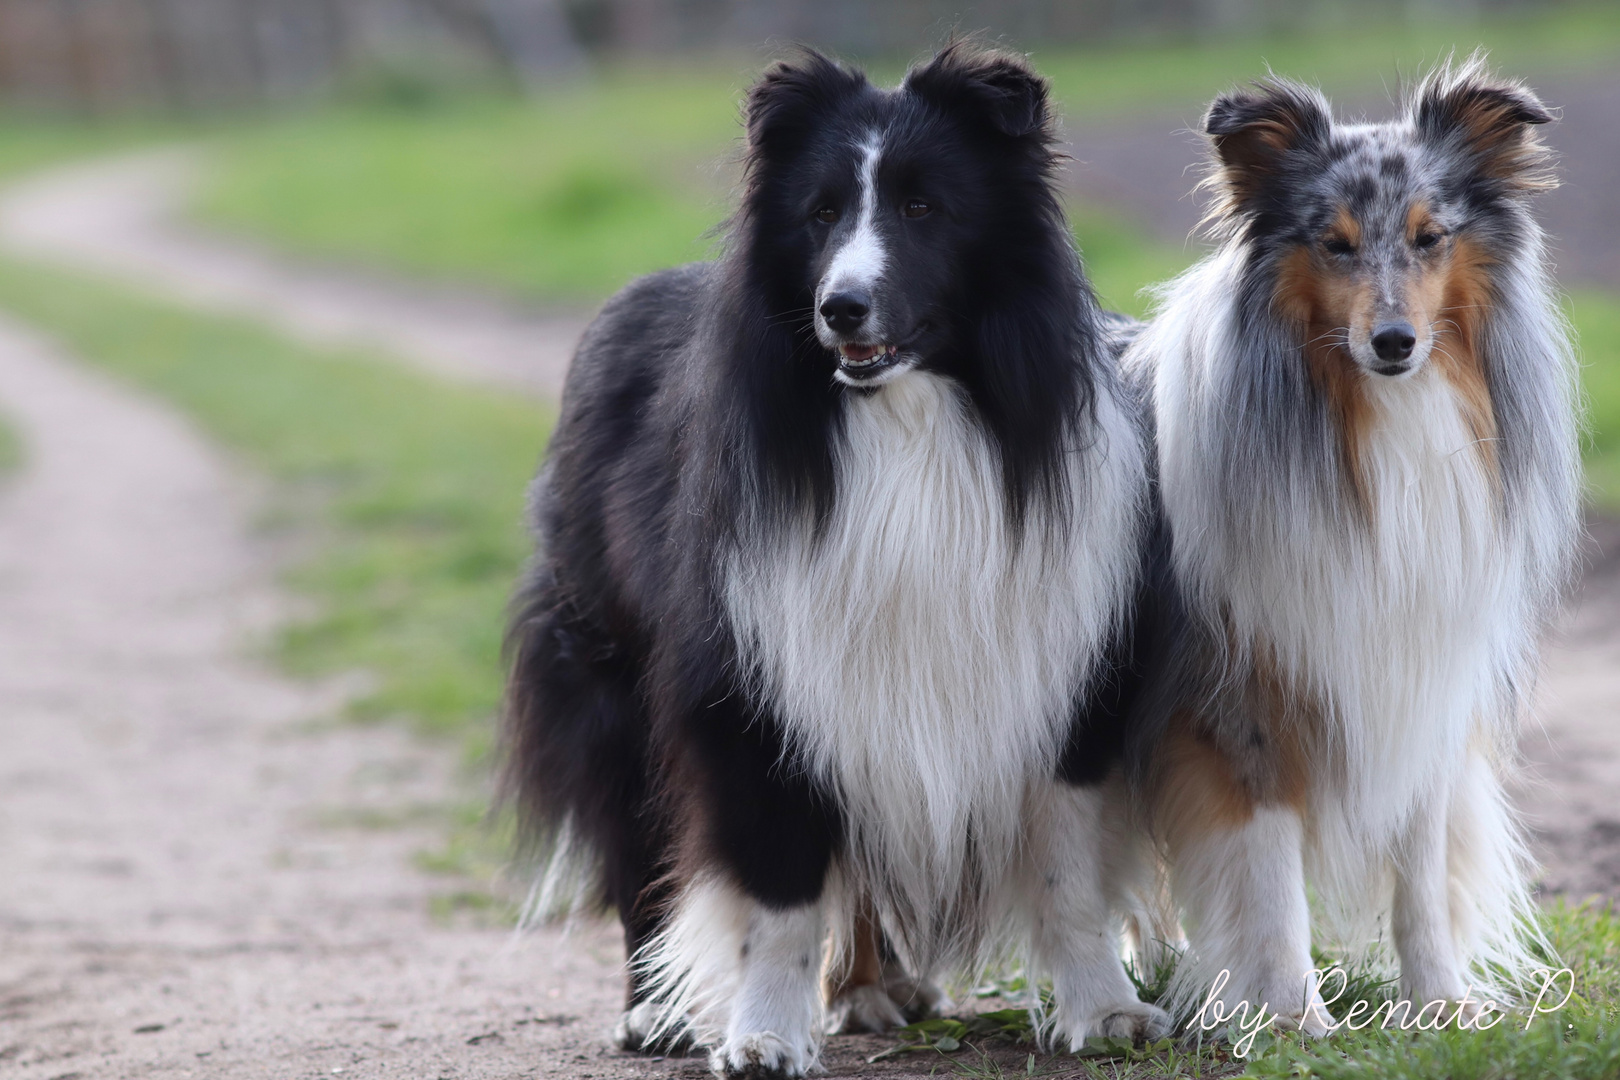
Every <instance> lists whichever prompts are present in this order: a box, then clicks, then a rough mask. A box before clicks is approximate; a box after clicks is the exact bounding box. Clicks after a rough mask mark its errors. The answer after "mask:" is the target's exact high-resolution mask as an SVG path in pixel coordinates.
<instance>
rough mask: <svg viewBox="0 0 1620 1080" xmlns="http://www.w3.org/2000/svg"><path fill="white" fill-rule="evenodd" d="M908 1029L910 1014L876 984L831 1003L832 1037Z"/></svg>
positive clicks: (852, 989) (849, 990)
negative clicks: (906, 1027)
mask: <svg viewBox="0 0 1620 1080" xmlns="http://www.w3.org/2000/svg"><path fill="white" fill-rule="evenodd" d="M905 1026H906V1014H905V1013H904V1012H902V1011H901V1007H900V1005H899V1004H898V1003H897V1002H896V1001H895V1000H894V999H893V998H892V997H890V996H889V993H888V991H887V990H886V989H885V988H884V987H882V986H878V985H877V984H876V983H868V984H867V985H865V986H851V987H847V988H845V989H844V991H843V992H842V993H840V994H839V995H838V996H837V997H835V998H833V999H832V1000H831V1001H829V1002H828V1003H827V1033H828V1034H829V1035H854V1034H858V1033H860V1032H871V1033H873V1034H881V1033H883V1032H885V1031H888V1030H890V1029H892V1028H897V1027H905Z"/></svg>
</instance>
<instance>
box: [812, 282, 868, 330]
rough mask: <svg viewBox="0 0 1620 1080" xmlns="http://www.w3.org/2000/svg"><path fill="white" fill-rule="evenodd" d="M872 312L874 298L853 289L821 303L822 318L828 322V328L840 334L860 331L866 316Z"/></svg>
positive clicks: (835, 294) (832, 296)
mask: <svg viewBox="0 0 1620 1080" xmlns="http://www.w3.org/2000/svg"><path fill="white" fill-rule="evenodd" d="M871 310H872V298H871V297H870V296H868V295H867V294H866V293H864V292H857V291H855V290H853V289H851V290H849V291H847V292H840V293H833V294H832V295H831V296H829V297H827V299H825V300H823V301H822V302H821V317H822V318H823V319H826V320H827V325H828V326H830V327H831V328H832V329H833V330H835V331H836V332H838V333H840V334H848V333H851V332H852V331H855V330H858V329H860V325H861V323H863V322H865V321H866V315H867V313H868V312H869V311H871Z"/></svg>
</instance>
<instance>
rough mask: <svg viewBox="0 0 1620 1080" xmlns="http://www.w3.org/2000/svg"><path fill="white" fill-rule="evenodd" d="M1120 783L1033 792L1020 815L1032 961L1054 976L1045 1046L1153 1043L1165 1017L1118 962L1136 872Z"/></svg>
mask: <svg viewBox="0 0 1620 1080" xmlns="http://www.w3.org/2000/svg"><path fill="white" fill-rule="evenodd" d="M1127 816H1128V815H1127V810H1126V799H1125V791H1124V783H1123V781H1122V780H1121V779H1120V778H1119V777H1118V776H1117V775H1116V776H1112V777H1109V778H1108V779H1106V780H1104V781H1102V782H1100V783H1091V784H1083V785H1073V784H1067V783H1064V782H1062V781H1059V780H1052V781H1046V782H1043V783H1040V784H1037V785H1035V787H1034V788H1033V789H1032V790H1031V791H1030V793H1029V796H1028V797H1027V802H1026V809H1025V830H1026V833H1025V846H1024V851H1023V853H1022V856H1023V857H1022V861H1021V873H1022V882H1021V885H1020V888H1019V893H1020V897H1021V899H1022V903H1023V904H1024V905H1025V913H1024V914H1025V918H1026V919H1027V920H1028V922H1029V929H1030V938H1031V940H1030V945H1031V950H1030V951H1031V960H1032V961H1033V962H1034V964H1035V966H1036V967H1037V968H1038V969H1039V970H1041V971H1043V972H1045V973H1047V974H1050V975H1051V977H1052V994H1053V998H1054V1001H1053V1005H1054V1009H1053V1013H1052V1015H1051V1017H1050V1023H1051V1031H1050V1037H1051V1040H1052V1041H1053V1042H1054V1043H1056V1044H1057V1045H1058V1046H1060V1047H1064V1048H1067V1049H1069V1050H1078V1049H1080V1047H1081V1046H1082V1045H1084V1043H1085V1041H1086V1039H1088V1038H1090V1037H1092V1036H1097V1035H1103V1036H1109V1037H1112V1038H1123V1039H1130V1040H1133V1041H1136V1042H1144V1041H1152V1040H1155V1039H1159V1038H1162V1037H1164V1036H1165V1035H1168V1034H1169V1033H1170V1030H1171V1027H1172V1024H1171V1020H1170V1016H1169V1015H1168V1014H1167V1013H1166V1012H1165V1011H1164V1010H1163V1009H1160V1008H1158V1007H1157V1006H1155V1005H1150V1004H1148V1003H1146V1002H1144V1001H1141V1000H1139V999H1138V998H1137V995H1136V988H1135V986H1133V985H1132V984H1131V980H1130V978H1129V977H1128V976H1127V975H1126V973H1125V968H1124V965H1123V963H1122V962H1121V960H1120V955H1119V941H1120V935H1119V925H1118V924H1119V919H1118V913H1119V912H1120V911H1121V910H1122V909H1123V907H1124V900H1125V896H1124V893H1125V891H1126V890H1127V889H1128V888H1130V886H1131V885H1132V884H1133V879H1134V878H1135V877H1136V876H1137V871H1138V869H1139V867H1138V865H1137V861H1138V858H1139V852H1138V850H1137V838H1136V837H1135V836H1134V835H1133V834H1132V831H1131V828H1130V825H1129V822H1128V820H1127Z"/></svg>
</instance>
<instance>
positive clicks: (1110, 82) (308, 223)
mask: <svg viewBox="0 0 1620 1080" xmlns="http://www.w3.org/2000/svg"><path fill="white" fill-rule="evenodd" d="M1480 44H1484V45H1488V46H1490V47H1491V48H1492V49H1493V55H1494V58H1495V61H1496V62H1497V63H1498V64H1500V65H1501V66H1503V67H1504V68H1505V69H1508V70H1512V71H1514V72H1526V73H1528V72H1535V71H1546V72H1558V73H1568V72H1570V71H1572V70H1578V69H1580V68H1581V67H1582V66H1583V65H1584V66H1587V67H1599V66H1602V65H1605V64H1613V63H1616V62H1620V5H1616V4H1608V5H1604V6H1599V7H1590V8H1584V7H1583V8H1577V9H1571V10H1565V11H1561V12H1559V13H1557V14H1556V15H1553V16H1543V17H1540V18H1536V19H1521V20H1517V21H1494V22H1487V23H1483V24H1480V25H1477V26H1469V27H1459V26H1457V25H1427V24H1419V25H1402V26H1388V25H1366V24H1364V23H1358V22H1351V23H1350V24H1348V25H1346V26H1343V27H1340V28H1337V29H1336V30H1334V31H1332V32H1327V31H1322V30H1317V31H1315V32H1313V33H1311V34H1308V35H1303V36H1299V37H1293V38H1272V39H1266V40H1261V41H1255V40H1235V41H1217V42H1213V43H1208V42H1206V43H1201V44H1196V45H1194V44H1184V45H1154V46H1149V45H1142V46H1118V45H1115V46H1113V47H1110V48H1108V49H1106V50H1092V51H1084V50H1075V49H1050V50H1048V49H1037V50H1036V51H1035V53H1034V59H1035V61H1036V63H1037V64H1038V66H1039V67H1040V69H1041V70H1042V71H1043V72H1044V73H1045V74H1046V75H1048V76H1049V77H1050V78H1051V79H1052V82H1053V85H1054V87H1055V90H1056V94H1057V97H1058V99H1059V101H1060V105H1061V108H1062V111H1063V112H1064V114H1065V115H1066V116H1067V117H1068V119H1069V121H1070V123H1071V124H1073V125H1083V124H1089V123H1094V122H1097V121H1107V120H1112V119H1117V118H1119V117H1122V116H1126V115H1129V114H1130V113H1131V112H1132V111H1137V110H1148V109H1152V110H1156V111H1162V109H1163V108H1164V107H1166V106H1176V107H1181V108H1184V109H1185V110H1186V113H1187V118H1188V119H1189V121H1190V120H1192V119H1193V118H1194V117H1195V116H1196V114H1197V112H1198V109H1199V107H1200V106H1201V104H1202V103H1203V102H1205V101H1207V100H1208V99H1209V97H1210V96H1212V95H1213V94H1214V93H1215V92H1217V91H1219V90H1221V89H1223V88H1225V87H1228V86H1230V85H1232V84H1233V83H1235V82H1237V81H1240V80H1242V79H1246V78H1250V77H1253V76H1257V75H1261V74H1264V73H1265V71H1266V70H1267V66H1268V65H1270V66H1271V67H1273V68H1275V69H1276V70H1277V71H1279V72H1282V73H1287V74H1291V75H1295V76H1299V77H1301V78H1305V79H1308V80H1312V81H1317V82H1320V83H1322V84H1323V85H1324V86H1326V87H1327V88H1329V89H1330V90H1343V91H1360V92H1362V93H1365V92H1366V91H1367V90H1369V89H1373V90H1376V89H1377V88H1379V87H1380V86H1385V85H1391V86H1392V85H1395V84H1396V83H1397V82H1398V80H1399V78H1400V77H1401V76H1402V75H1406V74H1410V73H1412V72H1415V71H1418V70H1421V69H1422V67H1423V66H1424V65H1426V64H1430V63H1432V62H1433V61H1434V60H1435V59H1436V58H1438V57H1441V56H1443V55H1445V54H1446V53H1448V52H1450V51H1453V50H1455V51H1458V52H1463V53H1466V52H1468V51H1470V50H1471V49H1473V48H1474V47H1475V46H1476V45H1480ZM758 64H759V60H758V59H757V58H753V57H749V58H738V59H733V60H731V61H713V60H711V61H707V62H705V63H703V64H701V65H692V64H689V65H685V66H675V65H669V64H665V65H651V66H647V65H642V66H638V67H634V68H630V67H616V68H610V69H607V70H604V71H601V72H599V73H598V74H597V76H596V77H595V78H593V79H592V80H591V81H589V82H588V83H584V84H580V85H577V86H574V87H568V88H559V89H558V90H556V91H554V92H551V93H548V94H546V95H543V96H540V97H538V98H535V99H532V100H527V101H519V100H515V99H512V98H509V97H490V96H478V95H467V94H455V93H448V94H445V95H443V96H439V97H435V96H434V95H432V94H426V95H422V96H412V97H409V98H407V99H406V100H409V101H411V102H413V103H415V104H413V105H411V106H410V107H404V106H401V107H395V108H388V107H379V106H378V105H377V104H376V103H373V105H372V106H371V107H359V106H351V107H347V108H336V109H327V110H319V111H313V112H306V113H301V114H296V115H290V116H286V117H283V118H280V119H277V120H272V121H270V122H267V123H263V124H254V125H249V126H247V127H244V128H242V129H241V130H239V131H236V132H234V133H231V134H227V135H223V136H221V137H220V138H219V139H217V140H215V142H214V146H215V149H216V152H217V154H216V162H217V168H216V171H215V173H214V176H213V179H212V182H211V183H210V184H209V185H208V188H207V190H206V191H205V192H204V194H203V197H202V199H201V202H200V204H199V206H198V208H197V213H198V215H199V217H200V218H201V219H202V220H203V221H205V222H207V223H209V224H211V225H214V226H218V227H224V228H228V229H233V230H237V231H240V232H243V233H246V234H249V235H253V236H258V237H261V238H264V239H267V240H270V241H272V242H274V243H275V244H276V245H277V246H278V247H282V248H284V249H287V250H292V251H298V252H302V253H304V254H307V255H315V256H320V257H323V258H329V259H337V260H344V261H351V262H356V263H370V264H375V265H380V266H384V267H388V268H392V269H396V270H400V271H404V272H407V273H411V274H416V275H423V276H431V277H438V278H441V279H447V280H453V281H457V282H468V281H471V282H478V283H482V284H485V285H490V286H495V287H499V288H502V289H505V290H509V291H511V292H514V293H516V294H518V295H520V296H524V297H528V298H531V299H535V300H539V301H543V302H551V303H582V302H591V301H595V300H599V299H601V298H602V297H604V296H606V295H607V294H608V293H610V292H612V291H613V290H614V289H616V288H618V287H619V286H620V285H622V284H624V283H625V282H626V281H628V280H629V279H630V278H631V277H633V276H635V275H636V274H640V273H644V272H646V271H648V270H653V269H657V268H659V267H663V266H669V265H673V264H675V263H680V262H685V261H688V260H691V259H694V258H701V257H703V256H704V255H705V253H706V252H707V251H708V250H709V245H708V244H707V242H706V241H705V240H704V238H703V236H704V233H705V231H706V230H708V229H709V228H710V227H712V226H714V225H715V224H716V223H718V222H719V221H720V220H721V219H722V218H723V217H724V215H725V212H726V204H727V199H728V190H729V188H730V185H731V181H732V180H733V178H734V176H735V164H734V159H735V157H736V151H737V143H736V138H737V134H738V124H737V119H736V116H737V102H738V99H739V96H740V94H741V92H742V90H743V89H744V88H745V87H746V86H747V85H748V83H749V82H750V81H751V79H752V78H753V76H754V74H755V73H756V72H757V69H758ZM875 68H876V69H877V70H878V72H879V73H881V74H883V75H884V76H885V77H886V78H890V79H892V78H894V77H897V76H898V74H899V73H900V71H901V70H902V66H901V65H898V64H882V63H880V64H877V65H875ZM424 102H425V104H424ZM728 162H729V163H730V164H728Z"/></svg>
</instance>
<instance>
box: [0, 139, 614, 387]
mask: <svg viewBox="0 0 1620 1080" xmlns="http://www.w3.org/2000/svg"><path fill="white" fill-rule="evenodd" d="M199 172H200V158H199V157H198V155H197V154H195V153H193V152H191V151H189V150H185V149H166V150H159V151H143V152H141V153H136V154H129V155H124V156H120V157H115V158H110V159H106V160H98V161H92V162H89V163H87V164H77V165H73V166H69V167H66V168H62V169H57V170H52V171H49V172H46V173H43V174H40V175H38V176H35V177H33V178H32V179H30V180H28V181H27V182H25V183H23V184H20V185H18V186H16V187H13V188H11V189H10V190H8V191H7V192H5V193H4V195H3V196H0V245H4V246H5V247H6V248H8V249H10V250H11V251H13V252H15V253H18V254H23V255H28V256H32V257H35V258H41V259H45V260H47V261H52V262H59V263H66V264H68V265H71V266H75V267H78V268H81V269H89V270H95V271H99V272H102V273H107V274H111V275H113V276H115V277H119V278H124V279H127V280H130V281H133V282H135V283H138V284H139V285H140V286H141V287H142V288H145V289H148V290H151V291H154V292H156V293H158V294H159V295H163V296H166V297H169V298H171V299H175V300H178V301H180V302H181V303H185V304H189V305H193V306H196V307H200V308H202V309H204V310H207V311H216V312H226V313H230V314H238V315H247V316H251V317H253V318H256V319H263V320H264V321H266V322H268V323H270V324H271V325H272V326H274V327H275V328H277V329H279V330H281V331H283V332H285V333H287V334H289V335H290V336H292V337H294V338H296V339H298V340H301V341H306V342H310V343H313V344H317V345H362V346H373V347H380V348H382V349H383V350H385V351H387V352H388V353H390V354H391V355H394V356H397V357H398V358H400V359H402V360H405V361H407V362H409V363H412V364H415V365H417V366H419V367H421V368H423V369H425V370H427V371H430V372H433V373H436V374H440V375H447V376H451V377H453V378H460V379H471V380H474V381H477V382H482V383H488V384H492V385H497V386H508V387H515V388H517V389H520V390H524V391H526V392H529V393H536V394H541V395H546V396H553V397H554V396H556V394H558V393H559V392H560V390H561V388H562V378H563V374H564V373H565V372H566V371H567V367H568V358H569V356H570V355H572V353H573V348H574V342H575V341H576V340H578V338H579V334H580V331H581V330H583V329H584V328H585V322H586V321H587V320H586V319H585V318H583V317H580V316H567V315H542V314H536V313H534V312H533V311H529V310H525V309H523V308H521V307H519V306H517V305H514V304H508V303H502V302H500V301H497V300H495V299H493V298H491V297H489V296H486V295H484V294H482V293H476V292H471V291H465V290H462V291H457V290H453V289H447V288H435V287H432V286H426V285H420V284H416V283H412V282H406V281H400V280H385V279H382V278H380V277H376V276H371V275H366V274H362V273H359V272H344V271H338V270H333V269H330V268H316V267H313V266H309V265H306V264H303V263H297V262H293V261H289V260H284V259H281V258H278V257H276V256H274V255H273V254H271V253H270V252H268V251H266V250H264V249H261V248H257V247H253V246H249V245H247V244H243V243H238V242H236V241H232V240H229V239H226V238H223V237H219V236H215V235H212V234H208V233H204V232H201V231H199V230H196V229H193V228H189V227H187V226H186V225H184V224H183V223H182V222H181V221H180V214H179V211H180V209H181V208H182V207H183V206H184V205H185V203H186V200H187V198H188V196H189V195H190V192H191V191H192V190H193V187H194V185H195V183H196V182H197V180H198V177H199Z"/></svg>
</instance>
